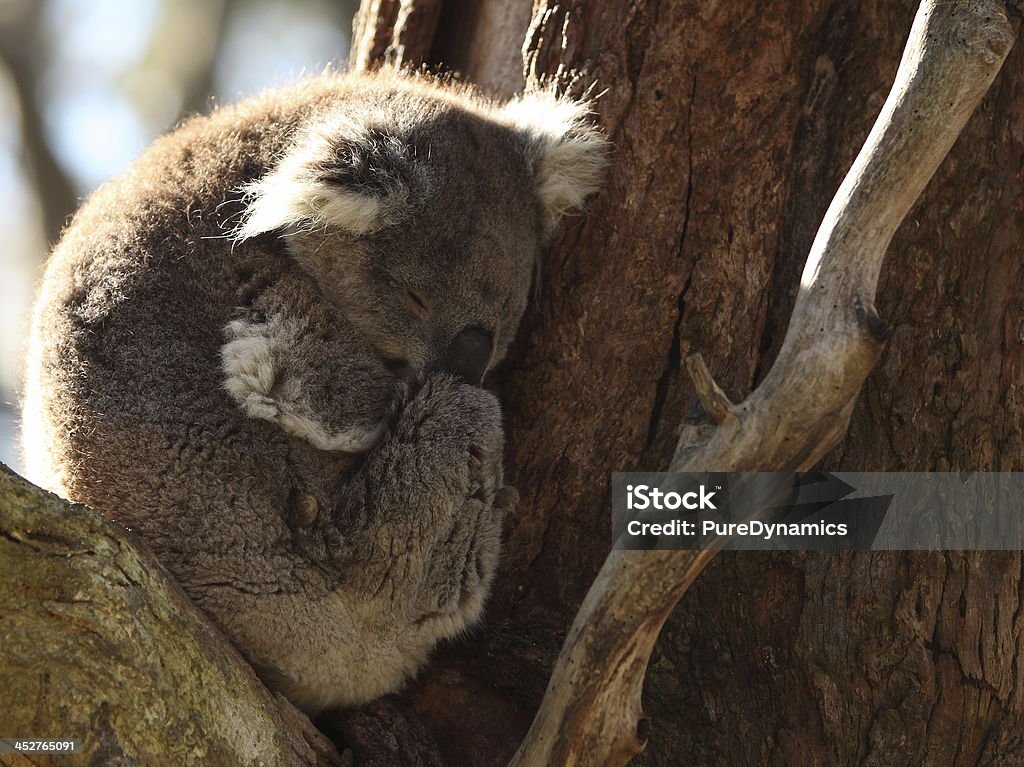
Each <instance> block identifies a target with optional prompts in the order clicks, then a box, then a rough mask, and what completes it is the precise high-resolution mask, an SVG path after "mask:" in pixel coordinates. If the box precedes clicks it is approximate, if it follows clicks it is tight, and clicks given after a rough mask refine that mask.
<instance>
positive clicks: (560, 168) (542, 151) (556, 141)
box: [502, 89, 611, 237]
mask: <svg viewBox="0 0 1024 767" xmlns="http://www.w3.org/2000/svg"><path fill="white" fill-rule="evenodd" d="M502 111H503V113H504V115H505V116H506V118H507V119H508V120H509V121H510V122H511V123H512V125H513V126H514V127H516V128H517V129H519V130H520V131H522V132H523V133H524V134H525V136H526V140H527V156H528V158H529V159H530V160H531V161H532V163H533V168H534V176H535V180H536V185H537V186H536V189H537V197H538V198H539V199H540V202H541V206H542V209H543V211H544V235H545V237H549V236H551V234H553V233H554V230H555V228H556V227H557V226H558V223H559V222H560V221H561V219H562V217H563V216H564V215H565V214H566V213H569V212H571V211H574V210H579V209H580V208H582V207H583V203H584V201H585V200H586V198H587V197H589V196H590V195H591V194H593V193H594V192H596V191H597V189H598V187H599V186H600V184H601V180H602V178H603V177H604V170H605V167H606V166H607V164H608V151H609V149H610V146H611V144H610V143H609V142H608V140H607V139H606V138H605V137H604V134H603V133H602V132H601V130H600V129H599V128H597V127H596V126H594V125H593V124H592V123H591V122H590V116H591V108H590V103H589V102H586V101H574V100H572V99H570V98H568V97H564V96H563V97H559V96H557V95H555V93H554V91H553V90H552V89H544V90H538V91H533V92H529V93H524V94H523V95H521V96H518V97H517V98H515V99H513V100H512V101H510V102H509V103H508V104H506V105H505V106H504V107H503V108H502Z"/></svg>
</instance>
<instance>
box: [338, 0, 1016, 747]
mask: <svg viewBox="0 0 1024 767" xmlns="http://www.w3.org/2000/svg"><path fill="white" fill-rule="evenodd" d="M403 5H415V3H403ZM530 5H531V3H529V2H528V1H525V0H524V1H523V2H520V1H519V0H487V1H486V2H481V3H465V2H459V1H458V0H452V1H451V2H446V3H443V8H442V10H441V13H440V17H439V23H438V29H437V32H436V34H435V36H434V38H433V40H432V41H431V42H430V43H429V47H428V44H427V43H426V42H422V41H421V47H420V48H419V49H412V48H407V49H406V50H405V51H404V53H403V56H404V57H406V58H405V59H403V57H402V56H398V57H393V59H392V60H396V59H397V60H399V61H402V60H409V61H411V62H416V63H418V62H427V63H429V64H434V65H439V64H444V63H448V64H450V65H453V66H455V67H457V68H460V69H461V70H462V72H463V74H464V76H465V77H466V78H467V79H469V80H478V81H479V82H481V83H482V84H483V85H484V87H486V88H487V89H489V90H493V91H495V92H499V93H507V92H509V91H512V90H515V88H516V87H518V86H519V85H520V84H521V83H522V78H521V76H509V77H508V78H507V79H503V78H502V76H501V74H500V73H502V72H505V73H507V72H514V71H515V64H516V62H517V61H519V60H520V59H519V57H520V55H521V54H520V50H522V51H523V52H524V54H525V64H526V70H527V73H528V74H548V75H550V74H553V73H556V72H558V71H559V70H564V69H575V70H578V71H583V72H584V73H585V80H586V81H587V82H589V81H590V80H596V81H597V82H598V83H599V85H600V87H599V90H602V89H606V90H607V92H606V93H605V95H604V96H603V97H602V98H601V100H600V102H599V107H598V111H599V114H600V119H601V121H602V123H603V124H604V125H605V126H606V128H607V129H608V130H609V133H610V135H611V137H612V139H613V141H614V142H615V144H616V147H617V153H616V161H615V166H614V168H613V171H612V174H611V178H610V182H609V185H608V188H607V190H606V191H605V192H604V193H603V194H602V195H601V196H600V197H599V198H598V199H597V200H596V201H595V202H594V204H593V206H592V211H591V215H590V217H589V218H587V219H586V220H583V221H580V222H577V224H576V225H575V226H574V227H572V228H570V230H569V231H568V232H567V233H566V235H565V237H564V238H563V240H562V242H561V244H560V245H559V246H558V247H557V248H555V249H554V250H553V251H552V252H551V253H550V254H549V256H548V258H547V261H546V263H545V264H544V269H543V274H544V284H543V290H542V292H541V296H540V298H539V300H538V302H537V303H536V304H535V305H534V306H533V307H532V309H531V310H530V313H529V315H528V316H527V318H526V321H525V323H524V328H523V331H522V333H521V335H520V339H519V342H518V344H517V347H516V349H515V351H514V354H513V355H512V358H511V360H510V362H509V364H508V366H507V367H506V370H505V371H504V373H505V374H504V376H503V377H502V380H501V381H500V382H499V387H500V388H501V391H502V396H503V401H504V403H505V407H506V412H507V419H508V432H509V444H510V455H509V464H510V474H511V477H512V481H513V482H514V483H515V484H516V485H517V486H518V487H519V489H520V491H521V492H522V493H523V502H522V504H521V507H520V510H519V511H518V513H517V514H516V515H515V518H514V519H512V520H510V523H509V529H508V536H507V546H506V555H505V560H504V569H503V572H502V574H501V575H500V576H499V586H498V593H497V594H496V597H495V599H494V600H493V601H492V603H491V608H490V612H489V621H488V625H487V627H486V629H485V630H484V631H482V632H481V633H480V634H479V635H478V636H477V637H476V638H475V640H473V641H471V642H469V643H466V644H463V645H460V646H456V647H452V648H450V649H448V650H447V651H445V652H443V653H442V654H441V656H440V657H439V659H438V662H437V664H435V666H434V668H433V669H431V670H430V671H429V672H428V673H427V674H425V675H424V677H423V678H422V679H421V681H420V682H419V683H418V684H417V685H416V686H415V687H414V688H412V689H411V690H410V692H409V693H408V696H407V697H408V699H409V700H410V701H411V702H412V704H413V705H414V706H415V707H416V709H417V710H418V712H419V714H420V716H421V717H422V719H423V720H424V721H425V722H426V723H427V724H428V726H429V727H430V728H431V729H432V730H433V732H434V734H435V737H436V739H437V741H438V743H439V744H440V746H441V748H442V751H443V752H444V755H445V756H446V757H447V759H448V761H449V763H451V764H497V763H500V762H501V761H502V760H504V759H506V758H508V757H509V756H510V755H511V753H512V752H513V751H514V750H515V747H516V746H517V745H518V743H519V741H520V740H521V738H522V735H523V733H524V732H525V729H526V727H527V726H528V724H529V721H530V719H531V716H532V712H533V709H534V707H535V706H536V705H537V703H538V702H539V699H540V697H541V694H542V693H543V690H544V685H545V683H546V680H547V676H548V674H549V672H550V670H551V666H552V663H553V660H554V658H555V657H556V655H557V652H558V648H559V644H560V641H561V639H562V638H563V637H564V633H565V631H566V630H567V628H568V625H569V622H570V621H571V618H572V615H573V613H574V611H575V609H576V608H577V606H578V605H579V603H580V601H581V599H582V596H583V594H584V592H585V590H586V589H587V587H588V586H589V584H590V582H591V581H592V579H593V576H594V574H595V573H596V572H597V569H598V567H599V565H600V563H601V561H602V560H603V559H604V557H605V555H606V553H607V551H608V549H609V546H610V532H609V527H610V525H609V522H608V491H609V474H610V472H612V471H615V470H624V469H634V468H641V469H656V468H659V467H662V466H665V465H667V463H668V461H669V459H670V457H671V455H672V452H673V446H674V444H675V441H676V438H677V437H678V427H679V424H680V423H681V422H682V420H683V416H684V413H685V410H686V407H687V405H688V403H689V401H690V399H691V396H692V390H691V386H690V383H689V380H688V378H687V377H686V375H685V374H684V372H683V370H682V365H681V360H683V359H685V358H686V356H688V355H689V354H690V353H692V352H695V351H699V352H701V353H703V354H704V355H705V356H706V357H707V358H708V359H709V364H710V367H711V369H712V371H713V373H714V375H715V378H716V379H717V380H718V381H719V383H721V384H722V386H723V388H724V389H725V390H726V392H728V393H729V394H731V395H732V397H733V399H734V400H736V399H742V398H743V396H745V395H746V394H747V393H748V392H749V391H750V390H751V389H752V388H753V387H754V385H755V384H756V383H757V382H758V381H759V380H761V378H763V377H764V375H765V374H766V372H767V370H768V369H769V366H770V363H771V361H772V360H773V359H774V357H775V355H776V354H777V352H778V347H779V344H780V343H781V340H782V336H783V334H784V331H785V328H786V322H787V319H788V317H789V315H790V313H791V311H792V308H793V307H792V304H793V298H794V296H795V290H796V287H797V284H798V280H799V273H800V269H801V267H802V264H803V258H804V254H806V253H807V252H808V250H809V247H810V244H811V239H812V238H813V235H814V232H815V229H816V227H817V223H818V222H819V221H820V220H821V218H822V215H823V213H824V207H825V205H826V204H827V202H828V200H829V199H830V198H831V196H832V193H833V191H834V190H835V189H836V187H837V186H838V182H839V180H840V179H841V178H842V175H843V173H844V172H845V171H846V169H847V168H848V167H849V165H850V163H851V162H852V160H853V156H854V154H855V153H856V151H857V149H858V148H859V147H860V145H861V144H862V143H863V140H864V137H865V136H866V134H867V131H868V128H869V127H870V125H871V122H872V121H873V119H874V117H875V115H876V114H877V112H878V110H879V108H880V107H881V105H882V101H883V100H884V98H885V94H886V93H887V92H888V88H889V84H890V83H891V81H892V78H893V75H894V73H895V70H896V65H897V63H898V60H899V53H900V50H901V48H902V45H903V42H904V40H905V37H906V34H907V30H909V28H910V23H911V20H912V16H913V12H914V10H915V8H916V6H917V3H916V2H909V1H908V2H893V1H891V0H890V1H883V0H875V1H874V2H855V3H849V2H826V1H825V0H820V1H818V2H814V1H813V0H780V2H775V3H771V4H767V5H765V4H754V5H750V4H746V5H744V4H724V3H722V4H707V3H695V2H684V3H669V2H664V1H663V2H644V3H635V2H629V1H628V0H609V2H602V3H600V4H596V3H584V2H566V3H555V2H546V1H545V0H539V1H538V2H536V3H533V4H532V6H533V7H532V8H530ZM1009 6H1011V10H1012V7H1013V6H1014V4H1013V3H1010V4H1009ZM470 7H472V8H471V12H469V11H468V10H467V9H468V8H470ZM370 12H372V8H370V7H369V6H365V5H364V9H363V15H364V16H365V15H366V14H367V13H370ZM495 18H503V19H505V20H506V23H505V24H495V23H493V19H495ZM360 23H363V24H365V23H366V21H365V19H363V20H362V21H361V22H360ZM481 52H487V53H488V54H489V55H488V56H483V55H481ZM356 55H357V56H358V55H359V51H356ZM1022 60H1024V57H1022V54H1021V50H1020V48H1019V47H1018V48H1017V49H1015V50H1014V51H1012V52H1011V54H1010V58H1009V59H1008V60H1007V63H1006V65H1005V67H1004V69H1003V72H1002V74H1001V75H1000V76H999V77H998V78H997V80H996V82H995V84H994V86H993V88H992V91H991V92H990V93H989V95H988V97H987V98H986V99H985V100H984V102H983V104H982V106H981V108H980V109H979V110H978V113H977V114H975V116H974V117H973V118H972V119H971V120H970V122H969V123H968V125H967V127H966V129H965V131H964V134H963V136H962V137H961V139H960V140H959V142H958V143H957V145H956V146H955V147H954V149H953V151H952V153H951V155H950V157H949V158H948V159H947V161H946V162H945V163H944V164H943V165H942V167H941V168H940V170H939V172H938V174H937V176H936V178H935V180H934V181H933V182H932V183H931V185H930V186H929V187H928V189H927V190H926V191H925V193H924V195H923V196H922V198H921V200H920V201H919V202H918V204H917V205H916V206H915V207H914V209H913V210H912V211H911V213H910V215H909V216H908V218H907V220H906V222H905V223H904V225H903V226H902V227H901V228H900V230H899V231H898V233H897V235H896V237H895V239H894V242H893V244H892V246H891V248H890V251H889V260H888V262H887V265H886V268H885V271H884V272H883V274H882V281H881V290H880V294H879V300H878V306H879V309H880V311H881V313H882V314H883V315H884V316H885V317H886V318H887V319H888V320H890V322H891V323H892V325H893V326H894V333H893V336H892V339H891V340H890V343H889V347H888V349H887V351H886V353H885V355H884V356H883V358H882V361H881V365H880V369H879V370H878V372H877V373H876V374H875V375H874V376H873V377H872V378H870V379H869V381H868V383H867V386H866V388H865V391H864V393H863V394H862V396H861V397H860V399H859V401H858V403H857V405H856V407H855V409H854V412H853V416H852V420H851V428H850V431H849V433H848V435H847V436H846V438H845V439H844V440H843V441H842V442H841V444H840V445H839V446H838V447H837V448H836V449H835V450H834V451H833V452H832V454H831V455H830V456H829V457H828V458H827V459H826V462H825V464H826V466H827V467H828V468H843V469H846V470H951V469H952V470H956V469H982V470H990V469H999V470H1020V469H1022V468H1024V467H1022V464H1024V451H1022V448H1024V426H1022V421H1021V415H1020V414H1021V405H1022V404H1024V403H1022V391H1024V390H1022V383H1024V374H1022V367H1021V362H1022V356H1024V331H1022V328H1024V288H1022V285H1021V280H1020V277H1021V270H1022V264H1021V247H1020V245H1019V243H1020V242H1021V241H1022V235H1024V206H1022V205H1021V203H1020V200H1021V198H1022V195H1021V191H1022V186H1024V160H1022V158H1024V92H1022V85H1024V70H1022V67H1021V62H1022ZM484 62H486V64H485V63H484ZM357 63H362V65H364V66H369V65H370V64H369V63H368V62H358V61H357ZM496 73H498V74H496ZM680 169H682V172H680ZM1022 578H1024V572H1022V558H1021V555H1020V554H1018V553H1004V554H985V553H967V554H961V553H935V554H840V555H835V554H767V553H766V554H726V555H722V556H720V557H719V558H718V559H717V560H716V561H714V562H713V563H712V564H711V566H710V567H709V568H708V570H707V571H706V572H705V573H704V575H702V576H701V577H700V578H699V579H698V581H697V583H696V585H695V586H694V587H693V588H692V589H691V591H690V593H689V594H688V595H687V597H686V599H684V600H683V602H682V603H681V605H680V607H679V609H678V610H677V611H676V613H675V614H674V615H673V617H672V618H671V619H670V621H669V623H668V626H667V628H666V630H665V632H664V633H663V636H662V638H661V640H660V642H659V644H658V647H657V649H656V651H655V657H654V662H653V664H652V667H651V669H650V672H649V674H648V679H647V685H646V690H645V709H646V713H647V714H648V715H649V716H650V717H651V722H650V726H649V728H648V729H649V745H648V747H647V750H646V752H645V753H644V754H643V755H642V756H641V757H640V758H639V760H638V761H639V762H640V763H649V764H675V763H679V762H680V761H681V760H687V761H693V762H695V763H701V764H704V763H707V764H736V763H755V764H760V763H768V764H852V763H860V762H865V763H869V764H919V763H929V764H931V763H934V764H964V765H973V764H976V763H991V764H1021V763H1024V738H1022V734H1021V728H1020V721H1021V717H1022V715H1024V675H1022V674H1021V672H1020V670H1019V669H1020V667H1021V660H1022V658H1024V637H1022V633H1024V631H1022V629H1024V609H1022V608H1024V595H1022V589H1024V584H1022ZM469 701H472V702H473V705H472V706H466V705H464V704H465V703H466V702H469Z"/></svg>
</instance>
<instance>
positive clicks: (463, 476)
mask: <svg viewBox="0 0 1024 767" xmlns="http://www.w3.org/2000/svg"><path fill="white" fill-rule="evenodd" d="M503 448H504V436H503V433H502V429H501V409H500V406H499V404H498V401H497V400H496V399H495V398H494V396H493V395H491V394H490V393H489V392H486V391H484V390H483V389H480V388H477V387H475V386H470V385H467V384H464V383H460V382H457V381H456V380H454V379H452V378H451V377H449V376H431V377H430V378H428V379H427V380H426V382H425V383H424V384H423V386H422V387H421V388H420V389H419V391H417V392H416V393H415V394H413V395H412V396H411V397H410V399H409V400H408V401H407V402H406V403H405V406H404V408H403V409H402V410H401V411H400V412H399V414H398V416H397V419H396V422H395V423H394V425H393V426H392V428H391V429H389V430H388V432H387V433H386V434H385V436H384V437H383V439H382V440H381V442H380V443H379V444H378V445H377V446H376V447H375V448H374V449H373V450H372V451H371V452H370V453H369V455H368V456H367V457H366V461H365V462H364V464H363V465H362V467H361V468H360V469H359V470H358V471H357V472H356V473H355V475H354V476H353V477H352V478H351V480H350V481H349V482H348V483H347V484H346V486H345V488H344V489H343V491H342V493H341V497H340V498H339V499H338V500H337V502H336V504H335V507H334V509H333V514H331V515H329V518H328V519H325V520H322V521H321V524H319V525H318V529H317V530H316V531H315V533H314V531H312V530H311V531H310V532H311V533H313V535H311V537H310V539H309V542H310V544H312V545H314V546H316V547H318V548H319V547H322V549H321V550H319V551H318V552H317V554H318V555H319V556H318V558H322V559H326V560H327V561H329V562H330V563H331V564H332V565H334V566H335V567H338V568H339V569H340V570H342V572H343V577H342V579H341V580H342V582H343V583H344V584H345V589H346V590H347V591H349V592H350V593H352V594H355V595H357V596H358V595H363V596H365V597H366V598H367V599H368V600H370V599H372V600H375V602H374V603H375V604H386V605H388V608H387V609H388V610H389V614H390V615H391V616H393V619H394V620H395V621H398V622H405V624H406V629H405V630H413V629H415V630H417V631H423V632H426V633H435V634H436V636H435V637H434V638H435V639H436V638H439V637H440V636H446V635H450V634H451V633H455V632H457V631H458V630H460V629H461V628H463V627H465V626H466V625H469V624H471V623H472V622H474V621H475V620H476V619H477V618H478V617H479V615H480V613H481V611H482V607H483V602H484V599H485V597H486V594H487V591H488V589H489V587H490V583H491V579H492V578H493V575H494V570H495V567H496V565H497V559H498V550H499V546H500V534H501V522H502V519H503V517H504V513H505V511H506V510H507V509H508V508H509V507H511V506H512V505H514V503H515V500H516V495H515V491H514V490H512V489H511V488H505V487H504V482H503V477H502V452H503ZM381 598H383V599H384V602H383V603H381V602H380V599H381Z"/></svg>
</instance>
